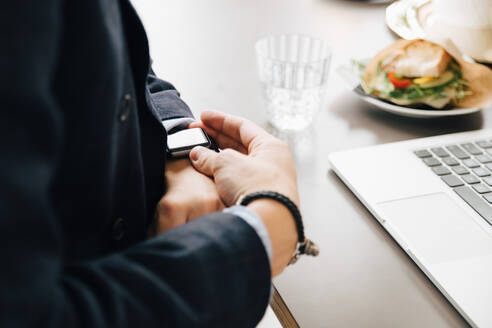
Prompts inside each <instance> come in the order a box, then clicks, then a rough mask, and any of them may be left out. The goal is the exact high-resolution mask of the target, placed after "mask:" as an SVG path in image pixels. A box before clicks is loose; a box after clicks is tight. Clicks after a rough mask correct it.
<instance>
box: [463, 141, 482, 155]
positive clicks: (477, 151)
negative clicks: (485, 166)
mask: <svg viewBox="0 0 492 328" xmlns="http://www.w3.org/2000/svg"><path fill="white" fill-rule="evenodd" d="M461 147H463V148H464V149H465V150H466V151H467V152H468V153H470V154H472V155H480V154H482V151H481V150H480V149H478V147H477V146H475V145H474V144H472V143H471V142H467V143H464V144H462V145H461Z"/></svg>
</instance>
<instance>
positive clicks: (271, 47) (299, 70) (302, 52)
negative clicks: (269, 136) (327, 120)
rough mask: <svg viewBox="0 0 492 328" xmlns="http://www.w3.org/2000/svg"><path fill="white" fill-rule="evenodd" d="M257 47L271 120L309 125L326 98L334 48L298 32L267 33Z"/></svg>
mask: <svg viewBox="0 0 492 328" xmlns="http://www.w3.org/2000/svg"><path fill="white" fill-rule="evenodd" d="M255 50H256V58H257V63H258V72H259V76H260V82H261V88H262V92H263V96H264V98H265V101H266V109H267V115H268V119H269V120H270V122H271V123H272V124H273V126H275V127H276V128H278V129H281V130H300V129H303V128H305V127H307V126H308V125H309V124H310V123H311V122H312V120H313V117H314V115H315V114H316V113H317V112H318V110H319V108H320V106H321V104H322V102H323V98H324V91H325V86H326V81H327V79H328V72H329V69H330V59H331V48H330V47H329V46H328V44H327V43H326V42H324V41H322V40H319V39H315V38H312V37H309V36H303V35H295V34H294V35H278V36H269V37H265V38H263V39H261V40H259V41H258V42H256V45H255Z"/></svg>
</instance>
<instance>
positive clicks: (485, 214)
mask: <svg viewBox="0 0 492 328" xmlns="http://www.w3.org/2000/svg"><path fill="white" fill-rule="evenodd" d="M453 190H454V191H455V192H456V193H457V194H458V196H460V197H461V198H462V199H463V200H464V201H465V202H466V203H468V205H470V206H471V207H472V208H473V209H474V210H475V211H477V213H478V214H479V215H480V216H481V217H482V218H484V219H485V220H486V221H487V222H488V223H489V224H490V225H492V207H491V206H490V205H489V204H487V203H486V202H485V201H484V199H483V198H482V197H480V196H479V195H477V194H476V193H475V192H474V191H473V190H471V189H470V188H468V187H457V188H454V189H453ZM491 195H492V194H491Z"/></svg>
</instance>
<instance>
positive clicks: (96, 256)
mask: <svg viewBox="0 0 492 328" xmlns="http://www.w3.org/2000/svg"><path fill="white" fill-rule="evenodd" d="M163 32H164V31H163ZM165 32H166V33H179V31H165ZM162 37H165V33H163V36H162ZM149 67H150V65H149V55H148V45H147V39H146V36H145V32H144V30H143V27H142V25H141V23H140V21H139V20H138V17H137V16H136V13H135V11H134V10H133V8H132V7H131V5H130V3H129V2H128V0H120V1H117V0H84V1H75V0H64V1H62V0H17V1H9V2H5V3H3V4H2V6H1V8H0V110H1V113H2V117H1V118H0V152H1V153H0V261H1V262H0V263H1V267H0V327H195V326H200V327H202V326H207V327H251V326H254V325H255V324H256V322H257V321H258V320H259V319H260V318H261V316H262V314H263V311H264V309H265V307H266V304H267V302H268V297H269V286H270V282H269V278H270V271H269V270H270V269H269V265H268V258H267V255H266V253H265V250H264V248H263V244H262V243H261V241H260V239H259V238H258V236H257V235H256V233H255V231H254V230H253V229H252V228H251V227H250V226H249V225H248V224H247V223H245V222H244V221H243V220H242V219H240V218H238V217H235V216H232V215H230V214H224V213H214V214H211V215H208V216H206V217H204V218H200V219H199V220H196V221H194V222H192V223H189V224H186V225H184V226H182V227H180V228H177V229H174V230H171V231H169V232H167V233H165V234H163V235H161V236H159V237H157V238H154V239H152V240H146V230H147V227H148V225H149V223H150V222H151V220H152V218H153V214H154V210H155V206H156V204H157V202H158V200H159V199H160V198H161V197H162V196H163V194H164V192H165V185H164V167H165V151H164V145H165V142H166V133H165V131H164V129H163V126H162V124H161V122H160V119H171V118H178V117H186V116H191V112H190V111H189V109H188V107H187V106H186V105H185V104H184V102H183V101H182V100H181V99H180V97H179V95H178V93H177V92H176V90H175V89H174V87H173V86H172V85H171V84H169V83H167V82H164V81H162V80H159V79H157V78H156V77H155V76H154V75H153V74H151V70H150V69H149Z"/></svg>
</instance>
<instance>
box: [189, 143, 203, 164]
mask: <svg viewBox="0 0 492 328" xmlns="http://www.w3.org/2000/svg"><path fill="white" fill-rule="evenodd" d="M203 150H204V148H203V147H201V146H197V147H195V148H193V149H192V150H191V152H190V159H191V160H192V161H193V162H196V161H197V160H198V158H199V157H200V154H201V153H203Z"/></svg>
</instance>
